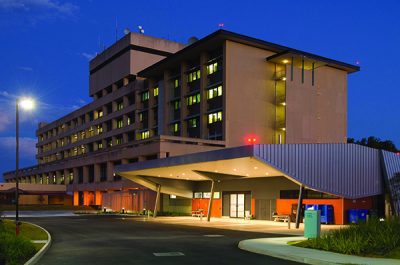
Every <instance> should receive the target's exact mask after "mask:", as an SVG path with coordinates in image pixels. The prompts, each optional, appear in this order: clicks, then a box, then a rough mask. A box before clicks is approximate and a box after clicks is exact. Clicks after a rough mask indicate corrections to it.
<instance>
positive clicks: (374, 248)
mask: <svg viewBox="0 0 400 265" xmlns="http://www.w3.org/2000/svg"><path fill="white" fill-rule="evenodd" d="M297 246H301V247H308V248H315V249H321V250H326V251H333V252H338V253H343V254H350V255H385V254H386V253H389V252H390V251H392V250H394V249H396V248H399V247H400V221H399V219H395V218H393V219H389V220H386V221H383V222H381V221H379V220H378V219H373V220H370V221H368V222H367V223H362V224H359V225H351V226H349V227H346V228H342V229H339V230H334V231H330V232H328V233H327V234H325V235H323V236H321V238H316V239H309V240H307V241H303V242H301V243H299V244H297Z"/></svg>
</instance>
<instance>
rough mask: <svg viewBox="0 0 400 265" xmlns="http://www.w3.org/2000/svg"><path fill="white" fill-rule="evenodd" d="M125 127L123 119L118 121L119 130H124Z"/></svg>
mask: <svg viewBox="0 0 400 265" xmlns="http://www.w3.org/2000/svg"><path fill="white" fill-rule="evenodd" d="M122 127H124V121H123V120H122V119H120V120H118V121H117V128H122Z"/></svg>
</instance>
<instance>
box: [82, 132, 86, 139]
mask: <svg viewBox="0 0 400 265" xmlns="http://www.w3.org/2000/svg"><path fill="white" fill-rule="evenodd" d="M85 135H86V133H85V131H81V139H85Z"/></svg>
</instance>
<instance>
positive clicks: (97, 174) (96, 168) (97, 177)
mask: <svg viewBox="0 0 400 265" xmlns="http://www.w3.org/2000/svg"><path fill="white" fill-rule="evenodd" d="M100 177H101V176H100V164H94V182H95V183H99V182H100Z"/></svg>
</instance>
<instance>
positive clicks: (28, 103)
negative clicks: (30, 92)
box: [18, 98, 35, 110]
mask: <svg viewBox="0 0 400 265" xmlns="http://www.w3.org/2000/svg"><path fill="white" fill-rule="evenodd" d="M18 106H19V107H21V108H23V109H24V110H31V109H33V108H35V101H34V100H33V99H31V98H22V99H20V100H18Z"/></svg>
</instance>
